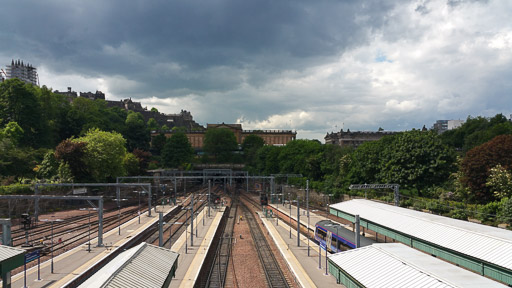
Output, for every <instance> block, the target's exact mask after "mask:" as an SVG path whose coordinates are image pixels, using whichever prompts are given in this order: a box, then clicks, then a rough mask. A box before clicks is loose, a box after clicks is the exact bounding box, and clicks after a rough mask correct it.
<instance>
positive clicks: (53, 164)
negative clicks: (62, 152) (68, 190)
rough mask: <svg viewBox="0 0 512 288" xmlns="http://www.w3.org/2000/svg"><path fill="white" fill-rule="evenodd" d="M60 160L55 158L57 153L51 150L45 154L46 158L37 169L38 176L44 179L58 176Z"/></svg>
mask: <svg viewBox="0 0 512 288" xmlns="http://www.w3.org/2000/svg"><path fill="white" fill-rule="evenodd" d="M58 169H59V161H57V159H56V158H55V153H54V152H53V151H49V152H47V153H46V154H45V155H44V159H43V161H42V162H41V165H39V167H38V169H37V176H38V177H39V178H42V179H52V178H53V177H55V176H57V172H58V171H57V170H58Z"/></svg>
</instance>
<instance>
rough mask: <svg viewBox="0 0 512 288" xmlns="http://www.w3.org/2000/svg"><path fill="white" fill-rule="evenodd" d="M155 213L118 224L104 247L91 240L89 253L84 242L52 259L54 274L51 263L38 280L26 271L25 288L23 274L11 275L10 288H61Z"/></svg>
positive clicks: (137, 231) (34, 272) (140, 228)
mask: <svg viewBox="0 0 512 288" xmlns="http://www.w3.org/2000/svg"><path fill="white" fill-rule="evenodd" d="M176 208H177V206H168V205H164V206H158V207H157V210H158V211H162V212H163V213H164V214H167V213H170V212H171V211H173V210H174V209H176ZM155 214H156V213H154V214H153V215H152V216H151V217H147V211H146V213H143V214H141V217H140V219H141V220H140V224H139V222H138V217H135V218H134V219H132V220H130V221H128V222H126V223H124V224H122V225H121V234H120V235H119V230H118V227H116V228H114V229H112V230H109V231H107V232H106V233H105V234H104V238H103V243H104V247H96V244H97V238H91V245H90V248H91V249H90V250H91V251H90V252H89V251H88V245H87V243H84V244H82V245H80V246H78V247H76V248H74V249H71V250H69V251H67V252H65V253H63V254H60V255H58V256H55V257H54V258H53V270H54V271H53V272H54V273H51V266H52V264H51V263H52V262H51V260H48V261H45V262H42V263H41V265H40V273H39V276H40V277H39V279H40V280H38V267H37V266H34V267H32V268H30V269H27V272H26V285H25V279H24V272H23V271H22V272H20V273H18V274H16V275H14V276H13V277H12V279H11V283H12V285H11V287H13V288H18V287H64V286H65V285H66V283H68V282H69V281H71V280H73V279H74V278H75V277H77V276H79V275H81V274H82V273H83V272H84V271H86V270H87V269H88V268H89V267H91V266H92V265H94V264H95V263H97V262H98V261H101V260H102V259H104V258H105V257H108V256H109V255H110V254H111V253H113V252H114V251H115V250H116V249H117V248H118V247H122V246H123V245H124V244H126V243H127V242H128V241H130V240H131V239H133V238H134V237H136V236H137V235H138V234H140V233H142V232H143V231H144V230H145V229H146V228H148V227H150V226H151V225H153V224H155V223H156V222H158V216H156V215H158V214H156V215H155Z"/></svg>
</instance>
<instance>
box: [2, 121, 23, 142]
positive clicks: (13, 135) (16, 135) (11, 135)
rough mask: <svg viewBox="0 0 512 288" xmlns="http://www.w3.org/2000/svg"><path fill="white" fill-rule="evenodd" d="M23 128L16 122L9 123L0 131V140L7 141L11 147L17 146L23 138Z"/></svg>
mask: <svg viewBox="0 0 512 288" xmlns="http://www.w3.org/2000/svg"><path fill="white" fill-rule="evenodd" d="M23 133H24V131H23V128H21V127H20V125H18V123H16V122H9V123H7V125H5V128H4V129H0V139H3V138H5V139H9V140H10V141H11V143H12V144H13V145H18V143H19V141H20V140H21V139H22V138H23Z"/></svg>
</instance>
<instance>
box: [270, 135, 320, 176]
mask: <svg viewBox="0 0 512 288" xmlns="http://www.w3.org/2000/svg"><path fill="white" fill-rule="evenodd" d="M321 159H322V144H320V142H318V141H315V140H306V139H299V140H293V141H290V142H288V144H286V146H283V147H282V150H281V152H280V154H279V159H278V160H279V170H280V172H281V173H296V174H302V175H303V176H304V177H307V178H309V179H312V180H319V179H320V178H321V177H322V173H321V163H320V162H321Z"/></svg>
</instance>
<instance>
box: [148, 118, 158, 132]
mask: <svg viewBox="0 0 512 288" xmlns="http://www.w3.org/2000/svg"><path fill="white" fill-rule="evenodd" d="M147 126H148V129H149V130H150V131H156V130H158V123H157V122H156V120H155V119H154V118H149V120H148V123H147Z"/></svg>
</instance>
